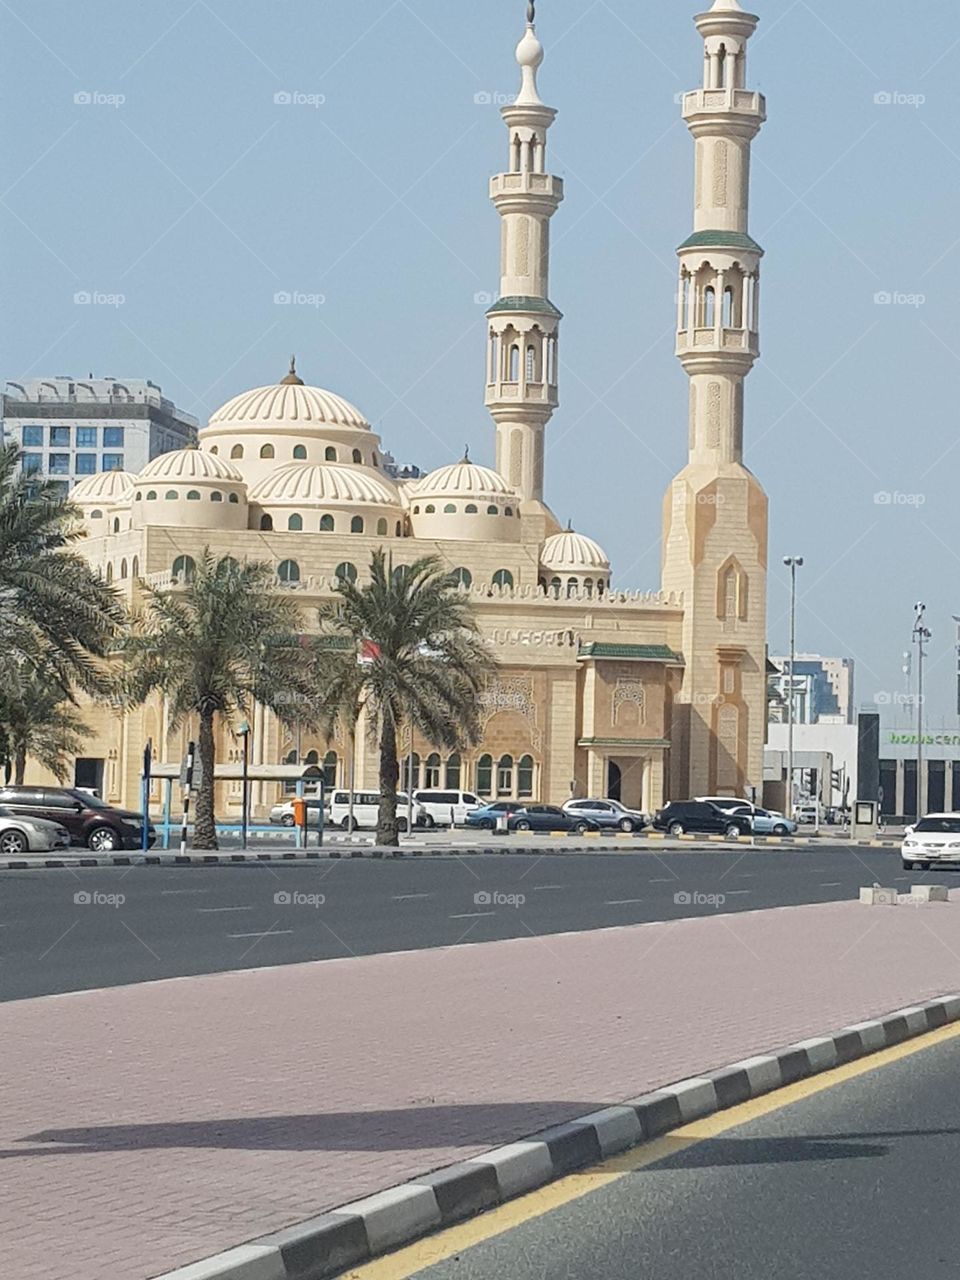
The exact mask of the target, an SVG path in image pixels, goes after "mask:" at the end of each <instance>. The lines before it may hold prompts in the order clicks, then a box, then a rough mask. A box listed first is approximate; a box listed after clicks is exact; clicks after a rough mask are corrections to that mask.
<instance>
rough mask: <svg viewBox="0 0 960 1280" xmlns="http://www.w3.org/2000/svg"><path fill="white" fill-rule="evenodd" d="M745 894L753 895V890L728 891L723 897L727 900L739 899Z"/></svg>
mask: <svg viewBox="0 0 960 1280" xmlns="http://www.w3.org/2000/svg"><path fill="white" fill-rule="evenodd" d="M745 893H753V890H752V889H728V890H727V891H726V893H725V894H724V895H723V896H724V897H725V898H739V897H741V896H742V895H743V894H745Z"/></svg>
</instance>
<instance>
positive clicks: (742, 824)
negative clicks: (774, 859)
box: [653, 800, 751, 840]
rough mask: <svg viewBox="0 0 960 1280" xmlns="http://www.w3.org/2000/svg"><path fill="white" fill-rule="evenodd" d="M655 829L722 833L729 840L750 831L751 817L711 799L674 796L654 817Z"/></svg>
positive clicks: (745, 834) (673, 831) (707, 833)
mask: <svg viewBox="0 0 960 1280" xmlns="http://www.w3.org/2000/svg"><path fill="white" fill-rule="evenodd" d="M653 828H654V830H655V831H668V832H669V833H670V835H672V836H682V835H686V834H688V833H690V834H694V835H723V836H726V837H727V839H728V840H732V839H734V838H735V837H736V836H748V835H750V831H751V826H750V817H749V814H748V815H747V816H744V815H743V814H741V813H736V812H733V813H725V812H724V810H723V809H721V808H720V807H719V806H718V805H715V804H713V803H711V802H710V801H708V800H672V801H671V802H670V803H669V804H668V805H667V806H666V807H665V808H663V809H661V810H660V811H659V813H657V815H656V817H655V818H654V819H653Z"/></svg>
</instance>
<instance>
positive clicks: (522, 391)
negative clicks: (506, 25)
mask: <svg viewBox="0 0 960 1280" xmlns="http://www.w3.org/2000/svg"><path fill="white" fill-rule="evenodd" d="M535 16H536V15H535V7H534V4H533V3H530V4H529V6H528V9H527V29H526V31H525V32H524V35H523V39H522V40H521V41H520V43H519V45H518V46H517V61H518V62H519V64H520V68H521V74H522V80H521V86H520V93H519V94H518V95H517V99H516V101H515V102H514V103H513V105H512V106H509V107H504V108H503V109H502V110H501V115H502V116H503V119H504V121H505V122H506V125H507V129H508V130H509V139H510V141H509V147H510V156H509V166H508V171H507V172H506V173H500V174H497V176H496V177H495V178H493V179H491V182H490V198H491V199H492V200H493V203H494V204H495V205H496V207H497V212H498V213H499V214H500V217H501V218H502V220H503V221H502V226H501V240H500V245H501V247H500V298H499V300H498V301H497V302H495V303H494V305H493V306H492V307H491V308H490V310H489V312H488V313H487V315H488V317H489V321H490V329H489V335H488V350H487V394H486V404H487V407H488V408H489V410H490V413H491V415H492V417H493V420H494V422H495V423H496V424H497V470H498V471H499V472H500V474H501V475H503V476H504V477H505V478H506V479H507V480H508V481H509V482H510V484H512V485H514V486H515V487H516V488H517V489H519V491H520V493H521V494H522V496H523V498H524V499H527V500H533V501H535V502H537V503H542V501H543V433H544V428H545V427H546V425H547V423H548V422H549V420H550V417H551V415H552V414H553V411H554V409H555V408H556V407H557V404H558V399H557V333H558V328H559V324H560V319H561V315H560V312H559V311H558V310H557V308H556V307H555V306H554V305H553V303H552V302H551V301H550V294H549V269H550V219H551V218H552V217H553V215H554V214H555V213H556V211H557V208H558V207H559V204H560V201H561V200H562V199H563V181H562V180H561V179H560V178H555V177H553V176H552V175H551V174H549V173H547V171H546V158H547V130H548V129H549V128H550V126H551V125H552V124H553V121H554V119H555V118H556V114H557V113H556V111H555V110H554V109H553V108H552V107H547V106H544V104H543V102H541V100H540V94H539V92H538V90H537V71H538V69H539V67H540V64H541V63H542V62H543V46H542V45H541V43H540V41H539V40H538V39H537V32H536V27H535V25H534V22H535Z"/></svg>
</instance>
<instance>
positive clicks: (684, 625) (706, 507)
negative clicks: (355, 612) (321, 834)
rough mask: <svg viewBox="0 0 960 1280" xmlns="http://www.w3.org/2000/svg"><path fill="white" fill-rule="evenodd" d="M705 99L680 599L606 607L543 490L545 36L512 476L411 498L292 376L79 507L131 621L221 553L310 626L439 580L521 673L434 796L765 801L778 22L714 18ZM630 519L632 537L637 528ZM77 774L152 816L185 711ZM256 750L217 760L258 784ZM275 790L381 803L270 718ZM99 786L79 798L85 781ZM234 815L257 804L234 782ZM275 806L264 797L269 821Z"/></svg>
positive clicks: (707, 26)
mask: <svg viewBox="0 0 960 1280" xmlns="http://www.w3.org/2000/svg"><path fill="white" fill-rule="evenodd" d="M695 21H696V25H697V28H698V30H699V32H700V34H701V36H702V37H703V39H704V42H705V57H704V83H703V87H702V88H699V89H696V90H694V91H693V92H692V93H688V94H686V95H685V97H684V102H683V114H684V118H685V119H686V121H687V123H688V125H689V127H690V130H691V132H692V134H693V136H694V139H695V146H696V211H695V221H694V233H693V235H692V236H691V237H690V238H689V239H688V240H686V241H685V242H684V244H683V245H682V246H681V248H680V250H679V257H680V281H681V284H680V299H679V308H678V319H677V344H678V345H677V353H678V356H679V358H680V360H681V362H682V364H683V367H684V369H685V370H686V372H687V373H688V375H689V377H690V416H689V461H688V463H687V465H686V466H685V467H684V469H683V470H682V471H681V473H680V474H679V475H678V476H677V478H676V480H675V481H674V482H673V484H672V485H671V486H670V489H669V491H668V493H667V496H666V500H665V505H664V526H663V580H662V589H661V590H659V591H652V592H641V591H636V592H632V591H623V590H619V589H616V590H615V589H613V588H612V587H611V566H610V563H609V560H608V558H607V556H606V554H605V553H604V551H603V550H602V548H601V547H599V546H598V545H597V543H596V542H594V541H593V540H592V539H591V538H589V537H587V536H586V535H585V534H582V533H580V532H579V531H574V530H572V529H566V530H565V529H562V528H561V527H560V525H559V523H558V522H557V520H556V518H555V516H554V515H553V512H552V511H551V510H550V507H549V506H548V505H547V502H546V498H545V492H544V447H543V441H544V433H545V431H546V430H547V426H548V423H549V421H550V418H551V416H552V414H553V412H554V410H555V409H556V408H557V406H558V403H559V400H558V382H559V358H558V334H559V326H560V320H561V315H560V312H559V311H558V309H557V308H556V307H555V306H554V304H553V303H552V302H551V300H550V293H549V258H550V254H549V224H550V220H551V218H552V217H553V215H554V214H555V213H556V212H557V209H558V207H559V205H560V203H561V201H562V199H563V183H562V181H561V180H560V179H559V178H556V177H554V176H552V175H551V174H550V173H549V172H548V170H547V136H548V131H549V129H550V127H551V125H552V124H553V122H554V117H555V112H554V111H553V109H552V108H550V107H547V106H545V105H544V103H543V102H542V101H541V98H540V94H539V90H538V83H537V79H538V76H537V73H538V70H539V68H540V65H541V63H542V61H543V48H542V46H541V44H540V42H539V40H538V38H537V34H536V29H535V26H534V24H533V22H532V21H531V22H529V23H528V25H527V29H526V31H525V33H524V36H523V39H522V40H521V42H520V44H519V46H518V49H517V59H518V61H519V64H520V67H521V73H522V83H521V90H520V93H519V95H518V97H517V99H516V101H515V102H514V103H513V104H512V105H510V106H508V107H505V108H504V109H503V112H502V115H503V119H504V122H505V124H506V127H507V131H508V156H509V163H508V167H507V170H506V171H505V172H504V173H501V174H498V175H497V176H496V177H495V178H493V180H492V183H491V195H492V199H493V202H494V204H495V206H496V208H497V211H498V213H499V214H500V217H501V224H502V248H501V290H500V298H499V300H498V301H497V302H495V303H494V305H493V306H492V307H491V308H490V311H489V326H488V337H487V352H486V382H487V387H486V403H487V405H488V407H489V409H490V413H491V416H492V417H493V420H494V423H495V429H496V470H491V469H490V468H488V467H484V466H479V465H477V464H476V463H474V462H472V461H470V460H469V459H468V458H463V459H462V460H461V461H453V462H452V463H451V464H450V465H448V466H444V467H441V468H440V469H439V470H437V471H434V472H432V473H431V474H429V475H427V476H425V477H423V478H419V479H416V480H412V481H395V480H393V479H392V478H391V477H390V475H389V474H388V473H387V471H386V469H385V466H384V452H383V446H382V445H381V441H380V439H379V437H378V436H377V434H376V432H374V431H373V429H372V428H371V426H370V424H369V423H368V422H367V420H366V419H365V418H364V416H363V414H362V413H361V412H360V410H359V409H357V408H355V407H354V406H353V405H352V404H350V403H348V402H347V401H346V400H344V399H342V398H341V397H340V396H338V395H335V394H333V393H332V392H329V391H325V390H322V389H321V388H319V387H313V386H309V385H306V384H305V383H304V382H303V381H302V380H301V378H300V377H299V375H298V374H297V372H296V371H295V369H294V367H293V364H292V363H291V368H290V372H289V373H288V374H287V375H286V376H285V377H283V378H282V379H280V380H279V381H278V382H277V383H276V384H275V385H271V386H267V387H258V388H256V389H255V390H252V391H244V392H241V393H240V394H239V395H237V396H235V397H234V398H233V399H231V400H230V401H228V403H227V404H225V405H224V406H223V407H222V408H221V409H219V410H218V411H217V412H216V413H215V414H214V415H213V417H212V418H211V419H210V421H209V423H208V424H207V426H206V427H204V428H202V429H201V431H200V433H199V447H197V448H194V449H186V450H182V451H179V452H174V453H169V454H165V455H163V456H162V457H159V458H156V459H155V460H154V461H152V462H151V463H149V464H148V465H147V466H146V467H145V468H144V469H143V471H141V472H140V473H139V474H138V475H132V474H125V473H121V472H114V473H109V474H105V475H98V476H94V477H90V478H89V479H87V480H84V481H83V482H81V483H80V484H78V485H77V486H76V488H75V489H74V490H73V495H72V496H73V500H74V501H75V502H76V503H77V505H78V506H79V507H80V509H81V510H82V512H83V518H84V521H85V524H86V529H87V533H88V539H87V541H86V543H85V548H86V553H87V554H88V556H89V557H90V559H91V560H92V561H93V563H94V564H96V565H97V566H98V567H99V568H100V569H101V571H102V572H103V574H104V576H105V577H106V578H107V579H108V580H110V581H112V582H113V583H115V584H116V585H118V586H119V588H120V589H121V590H122V592H123V593H124V595H125V597H126V599H127V602H128V604H129V605H130V606H131V607H132V608H136V607H137V606H138V605H139V604H140V602H141V600H142V584H143V583H147V584H149V585H150V586H151V587H153V588H162V589H169V590H172V591H175V590H177V589H178V585H179V584H182V583H183V582H184V581H185V579H187V578H188V577H189V575H190V573H191V570H192V567H193V563H194V560H195V558H196V556H197V555H198V554H199V552H200V551H201V550H202V549H203V548H204V547H210V549H211V550H212V551H213V552H214V553H215V554H219V555H228V554H229V555H233V556H236V557H250V558H256V559H261V560H267V561H269V562H271V563H272V564H274V565H275V566H276V571H277V589H278V590H281V591H289V592H293V593H295V594H296V596H297V598H298V601H299V603H300V604H301V606H302V610H303V616H304V620H305V625H306V626H310V625H312V624H313V621H314V619H315V617H316V607H317V605H318V604H319V603H320V602H321V601H322V600H323V599H326V598H329V596H330V594H331V592H332V590H333V587H334V583H335V581H336V579H337V577H338V575H339V576H343V575H347V576H351V577H352V576H355V575H356V576H362V575H363V573H364V571H365V567H366V566H367V565H368V564H369V560H370V556H371V553H372V552H373V551H374V550H375V549H376V548H377V547H385V548H387V549H388V550H389V551H390V552H391V554H392V555H393V557H394V560H395V561H396V562H399V563H403V562H409V561H412V560H414V559H415V558H416V557H418V556H421V555H423V554H425V553H428V552H429V553H434V554H436V555H437V556H439V557H440V559H441V560H442V561H443V563H444V564H445V565H447V566H448V567H449V569H450V572H451V574H455V575H456V577H457V580H458V581H459V583H460V589H461V590H462V591H463V592H464V593H466V595H467V596H468V597H469V599H470V600H471V602H472V603H473V605H474V608H475V611H476V616H477V618H478V621H479V625H480V627H481V629H482V631H483V633H484V635H485V636H486V637H487V638H488V640H489V643H490V645H491V648H492V650H493V653H494V655H495V657H496V659H497V662H498V663H499V671H498V674H497V675H496V677H495V678H494V679H492V680H491V682H490V684H489V686H488V688H487V689H486V691H485V693H484V695H483V741H482V742H481V744H480V745H479V746H477V747H475V748H471V749H469V750H467V751H464V752H463V753H461V754H459V755H452V756H450V755H445V756H444V757H441V754H440V753H439V752H437V751H436V750H435V748H434V746H433V744H431V743H429V742H423V741H419V740H418V741H415V742H414V743H412V744H410V743H409V742H408V743H405V744H403V747H404V749H405V750H409V749H410V748H411V746H412V750H413V751H414V752H415V760H416V768H417V781H418V782H419V783H420V785H425V786H446V787H455V786H462V787H464V788H470V789H474V790H476V791H477V792H479V793H480V794H481V795H483V796H490V797H525V796H529V797H532V798H537V799H541V800H545V801H552V802H561V801H563V800H566V799H567V798H569V796H570V795H571V794H572V793H576V794H602V795H608V794H609V795H613V796H619V797H620V798H621V799H622V800H623V801H624V802H625V803H626V804H628V805H634V806H637V807H642V808H643V809H645V810H652V809H654V808H656V807H657V806H658V805H660V804H662V803H663V802H664V800H665V799H666V798H669V797H671V796H674V797H682V796H685V795H688V794H691V793H696V792H715V791H729V792H738V793H740V792H743V791H744V790H745V789H746V788H749V787H756V788H758V791H759V789H760V788H761V786H762V752H763V740H764V729H765V708H766V690H765V664H764V643H765V596H766V582H765V579H766V530H767V504H766V498H765V496H764V493H763V490H762V489H761V487H760V485H759V483H758V482H757V480H756V479H755V478H754V477H753V476H752V475H751V473H750V472H749V471H748V470H747V468H746V466H745V465H744V462H743V382H744V378H745V376H746V374H747V373H748V372H749V371H750V368H751V366H752V364H753V362H754V360H755V359H756V357H757V354H758V328H759V274H760V259H761V256H762V253H761V250H760V248H759V246H758V245H757V244H755V242H754V241H753V240H752V239H751V238H750V236H749V233H748V230H747V206H748V174H749V153H750V144H751V141H752V139H753V137H754V136H755V135H756V133H757V132H758V130H759V128H760V126H761V124H762V122H763V120H764V102H763V98H762V97H761V96H760V95H759V94H757V93H754V92H752V91H751V90H749V89H747V88H746V87H745V86H746V46H747V40H748V39H749V37H750V35H751V34H752V33H753V30H754V28H755V26H756V23H757V21H758V20H757V18H755V17H753V16H752V15H749V14H747V13H744V12H743V11H742V10H741V8H740V6H739V4H738V3H737V0H717V3H715V4H714V6H713V8H712V9H711V10H710V12H709V13H705V14H701V15H699V16H698V17H697V18H696V20H695ZM624 519H626V520H631V521H632V520H633V519H634V513H633V512H624ZM93 718H94V719H95V720H96V733H95V735H94V737H93V738H92V740H91V742H90V744H89V747H88V748H87V755H86V756H85V757H84V759H83V760H82V761H78V781H79V780H88V785H89V782H90V781H93V782H94V784H95V783H96V779H98V778H99V779H100V786H101V789H102V793H103V795H104V796H105V798H106V799H108V800H111V801H118V802H123V803H125V804H129V805H136V804H137V801H138V795H139V785H140V764H141V753H142V749H143V745H144V743H145V741H146V740H147V739H148V738H149V739H152V741H153V745H154V754H155V758H156V759H157V760H159V761H162V762H166V763H174V762H177V761H179V759H180V757H181V755H182V752H183V749H184V742H185V739H186V737H187V736H189V732H190V727H189V726H186V727H184V728H182V729H180V730H178V731H177V732H176V733H172V732H171V731H170V730H169V727H168V725H167V718H166V712H165V708H164V706H163V705H162V704H161V703H160V702H159V701H157V702H155V703H152V704H150V705H148V706H147V707H145V708H143V709H142V710H138V711H136V712H133V713H130V714H127V715H122V716H112V715H110V714H109V713H106V712H95V713H93ZM234 728H235V726H231V725H222V726H220V735H221V740H220V759H221V760H222V761H224V762H230V761H231V760H236V759H237V757H238V754H239V749H240V747H239V742H238V740H237V739H236V738H235V737H234V736H233V730H234ZM251 750H252V760H253V761H254V763H256V764H265V765H266V764H277V763H283V762H290V763H299V762H309V763H319V764H321V765H323V766H324V768H325V771H326V774H327V778H328V781H330V782H336V783H338V784H340V785H345V784H346V783H347V781H348V779H349V777H350V776H351V773H353V776H354V777H355V779H356V782H357V785H358V786H370V785H374V784H375V782H376V753H375V750H374V748H373V747H372V745H371V744H370V743H369V741H367V739H366V738H365V735H364V734H363V733H362V732H361V733H360V734H359V735H358V738H357V742H356V748H355V753H356V754H355V758H354V760H353V762H352V764H353V767H352V769H351V761H350V758H349V757H350V746H349V742H348V740H347V739H346V737H345V736H344V737H341V738H340V739H338V740H335V741H333V742H330V743H328V742H323V741H318V740H315V739H314V738H311V737H310V736H309V735H308V734H306V733H305V732H304V733H301V732H299V731H298V730H297V728H296V727H295V726H294V727H287V726H284V725H282V724H280V723H279V722H278V721H277V719H276V718H275V717H274V716H273V715H272V714H271V713H269V712H268V711H266V710H264V709H263V708H258V709H257V710H256V713H255V714H254V716H253V717H252V737H251ZM81 775H82V779H81ZM220 786H221V794H220V795H219V797H218V807H219V812H220V813H221V814H222V815H223V816H224V817H229V816H233V815H235V814H236V812H237V811H238V810H239V806H240V789H239V784H235V783H232V782H223V783H221V784H220ZM278 786H279V784H278V783H257V784H255V786H254V788H253V796H252V802H253V806H254V812H255V813H262V812H263V810H264V808H265V807H267V806H269V805H270V804H271V803H273V802H274V801H275V799H276V798H277V789H278Z"/></svg>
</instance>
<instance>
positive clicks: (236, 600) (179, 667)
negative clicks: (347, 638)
mask: <svg viewBox="0 0 960 1280" xmlns="http://www.w3.org/2000/svg"><path fill="white" fill-rule="evenodd" d="M145 590H146V592H147V596H148V601H147V609H146V612H145V614H144V616H143V617H142V618H140V619H138V620H137V622H136V625H135V627H134V630H133V633H132V634H131V636H130V638H129V640H128V641H127V643H126V646H125V648H126V655H127V687H128V696H129V699H130V700H131V701H132V702H135V703H138V702H143V701H144V699H146V697H147V696H148V695H149V694H150V693H151V691H153V690H159V691H160V692H162V693H164V694H165V695H166V697H167V699H168V705H169V708H170V716H171V728H176V727H177V725H178V724H180V723H181V722H182V721H183V720H184V719H185V718H186V717H187V716H193V715H196V716H197V717H198V718H199V724H200V731H199V758H200V770H201V777H200V785H199V788H198V791H197V808H196V824H195V830H194V842H195V844H196V846H197V848H200V849H216V848H217V847H218V846H217V831H216V821H215V817H214V809H213V798H214V767H215V765H216V747H215V740H214V721H215V718H216V717H217V716H219V717H220V718H221V720H223V721H226V722H228V723H229V722H230V721H232V720H234V719H236V718H239V717H246V716H248V715H249V714H250V713H251V708H252V705H253V703H254V702H259V703H261V704H262V705H264V706H268V707H270V708H272V709H273V710H274V711H276V712H277V714H278V715H279V716H280V717H281V718H282V719H284V720H287V721H297V720H298V721H300V722H301V723H303V724H305V725H311V726H312V725H314V724H316V723H317V714H316V713H315V711H314V710H313V708H314V707H315V705H316V690H317V676H316V672H315V657H314V653H313V649H312V647H311V646H310V645H307V644H305V643H304V641H303V637H302V636H301V634H300V632H301V626H302V619H301V615H300V610H299V609H298V607H297V605H296V604H295V603H294V601H293V600H291V599H290V597H289V596H285V595H283V594H282V593H281V592H280V591H279V590H278V584H277V580H276V575H275V573H274V570H273V568H272V567H271V566H270V565H269V564H265V563H262V562H259V561H253V562H247V563H245V564H239V563H238V562H237V561H236V560H234V559H233V558H232V557H230V556H227V557H225V558H224V559H216V558H214V556H213V555H212V554H211V552H210V550H209V548H207V549H205V550H204V552H203V555H202V556H201V557H200V559H199V561H198V563H197V565H196V569H195V571H194V572H193V574H192V575H191V577H190V579H189V581H188V582H187V583H186V585H185V586H184V587H183V589H182V590H177V591H169V590H168V591H166V592H160V591H157V590H153V589H151V588H149V587H147V588H145Z"/></svg>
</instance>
